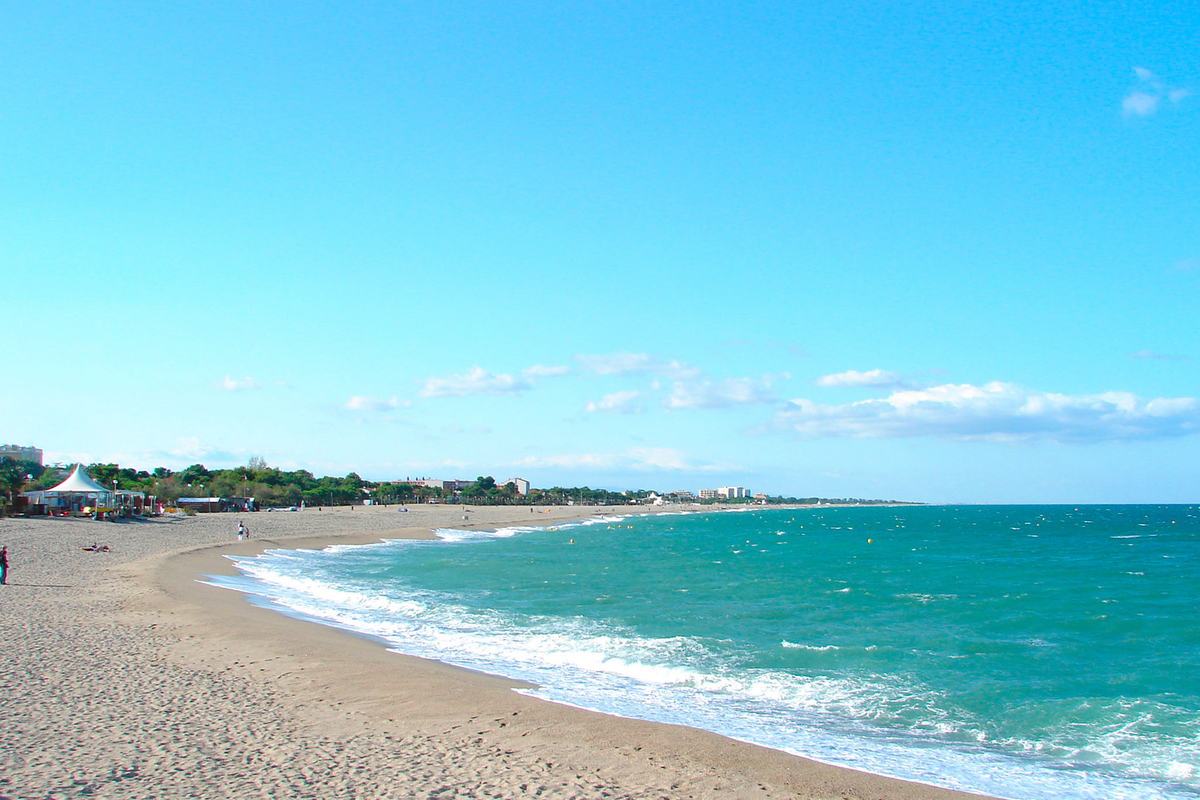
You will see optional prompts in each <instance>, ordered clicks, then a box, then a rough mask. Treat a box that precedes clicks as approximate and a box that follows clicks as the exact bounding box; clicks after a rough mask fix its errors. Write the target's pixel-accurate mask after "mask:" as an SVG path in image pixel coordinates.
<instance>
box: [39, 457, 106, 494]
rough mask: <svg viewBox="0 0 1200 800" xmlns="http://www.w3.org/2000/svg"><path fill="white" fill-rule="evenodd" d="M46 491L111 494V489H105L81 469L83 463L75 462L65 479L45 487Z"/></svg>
mask: <svg viewBox="0 0 1200 800" xmlns="http://www.w3.org/2000/svg"><path fill="white" fill-rule="evenodd" d="M46 491H47V492H59V493H61V494H95V493H97V492H103V493H105V494H112V489H105V488H104V487H103V486H101V485H100V484H98V483H96V482H95V481H94V480H92V476H91V475H88V474H87V473H86V472H84V471H83V464H77V465H76V466H75V469H74V471H73V472H71V474H70V475H68V476H67V479H66V480H65V481H63V482H62V483H60V484H59V485H58V486H55V487H54V488H53V489H47V490H46Z"/></svg>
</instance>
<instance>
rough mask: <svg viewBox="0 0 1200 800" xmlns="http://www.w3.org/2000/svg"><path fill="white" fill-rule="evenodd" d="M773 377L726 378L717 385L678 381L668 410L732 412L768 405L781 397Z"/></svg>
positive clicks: (670, 398) (715, 382) (668, 400)
mask: <svg viewBox="0 0 1200 800" xmlns="http://www.w3.org/2000/svg"><path fill="white" fill-rule="evenodd" d="M772 380H773V379H772V377H771V376H767V377H764V378H763V380H762V381H756V380H754V379H752V378H725V379H724V380H716V381H676V382H675V383H674V384H673V385H672V386H671V394H670V396H669V397H668V398H667V402H666V405H667V408H704V409H718V408H731V407H733V406H742V405H768V404H770V403H774V402H776V400H778V396H777V395H776V394H775V392H774V391H773V390H772V389H771V383H772Z"/></svg>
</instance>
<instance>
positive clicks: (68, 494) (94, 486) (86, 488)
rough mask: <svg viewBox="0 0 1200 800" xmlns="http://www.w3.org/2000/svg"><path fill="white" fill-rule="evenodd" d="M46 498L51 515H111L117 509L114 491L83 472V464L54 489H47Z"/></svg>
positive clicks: (78, 465) (77, 466)
mask: <svg viewBox="0 0 1200 800" xmlns="http://www.w3.org/2000/svg"><path fill="white" fill-rule="evenodd" d="M44 496H45V499H46V506H47V509H48V510H49V511H50V513H51V514H62V515H71V514H96V513H110V512H112V511H113V510H114V509H115V508H116V497H115V495H114V493H113V490H112V489H106V488H104V487H103V486H101V485H100V484H98V483H96V482H95V481H94V480H92V478H91V476H90V475H88V474H87V473H86V472H84V471H83V464H77V465H76V466H75V470H74V471H73V472H72V473H71V474H70V475H68V476H67V479H66V480H65V481H63V482H62V483H60V484H59V485H58V486H55V487H54V488H53V489H47V490H46V491H45V492H44Z"/></svg>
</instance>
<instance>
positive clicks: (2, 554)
mask: <svg viewBox="0 0 1200 800" xmlns="http://www.w3.org/2000/svg"><path fill="white" fill-rule="evenodd" d="M6 583H8V545H4V546H3V547H0V586H3V585H4V584H6Z"/></svg>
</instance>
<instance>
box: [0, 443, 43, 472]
mask: <svg viewBox="0 0 1200 800" xmlns="http://www.w3.org/2000/svg"><path fill="white" fill-rule="evenodd" d="M6 458H7V459H9V460H11V461H32V462H33V463H34V464H37V465H38V466H39V467H41V466H45V465H44V464H42V451H41V448H38V447H22V446H21V445H19V444H0V461H3V460H4V459H6Z"/></svg>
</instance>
